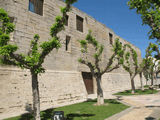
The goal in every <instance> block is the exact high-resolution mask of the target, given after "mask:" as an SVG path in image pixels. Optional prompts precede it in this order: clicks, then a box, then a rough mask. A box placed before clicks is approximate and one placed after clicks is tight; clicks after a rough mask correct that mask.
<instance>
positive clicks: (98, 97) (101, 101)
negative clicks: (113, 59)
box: [96, 76, 104, 105]
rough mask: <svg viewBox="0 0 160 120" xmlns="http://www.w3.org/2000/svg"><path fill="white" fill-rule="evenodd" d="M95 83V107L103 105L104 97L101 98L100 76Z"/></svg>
mask: <svg viewBox="0 0 160 120" xmlns="http://www.w3.org/2000/svg"><path fill="white" fill-rule="evenodd" d="M96 81H97V105H103V104H104V97H103V89H102V82H101V76H97V77H96Z"/></svg>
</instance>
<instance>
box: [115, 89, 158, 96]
mask: <svg viewBox="0 0 160 120" xmlns="http://www.w3.org/2000/svg"><path fill="white" fill-rule="evenodd" d="M155 93H158V90H155V89H154V90H151V89H145V90H144V91H142V90H140V89H137V90H135V94H131V90H125V91H123V92H119V93H115V94H114V95H146V94H155Z"/></svg>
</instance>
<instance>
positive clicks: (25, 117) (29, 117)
mask: <svg viewBox="0 0 160 120" xmlns="http://www.w3.org/2000/svg"><path fill="white" fill-rule="evenodd" d="M32 119H33V116H32V115H31V114H29V113H27V114H23V115H21V116H20V118H19V119H18V120H32Z"/></svg>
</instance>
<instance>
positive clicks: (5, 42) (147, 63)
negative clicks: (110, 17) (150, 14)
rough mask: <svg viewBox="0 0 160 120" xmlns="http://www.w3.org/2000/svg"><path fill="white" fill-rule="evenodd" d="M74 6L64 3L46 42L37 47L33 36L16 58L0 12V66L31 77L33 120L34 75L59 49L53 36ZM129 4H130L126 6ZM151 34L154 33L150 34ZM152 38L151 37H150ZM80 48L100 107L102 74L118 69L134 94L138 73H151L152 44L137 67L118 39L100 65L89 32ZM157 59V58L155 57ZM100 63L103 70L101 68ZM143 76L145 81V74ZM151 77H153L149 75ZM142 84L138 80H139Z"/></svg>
mask: <svg viewBox="0 0 160 120" xmlns="http://www.w3.org/2000/svg"><path fill="white" fill-rule="evenodd" d="M74 2H76V0H65V3H66V6H65V7H64V8H61V13H62V16H57V17H56V19H55V23H54V24H53V25H52V26H51V29H50V36H51V37H50V39H49V40H48V41H45V42H43V43H41V44H39V43H38V41H39V38H40V37H39V35H38V34H36V35H35V36H34V39H33V40H31V44H30V50H29V51H28V54H27V55H25V54H23V53H21V54H18V52H17V50H18V46H16V45H13V44H10V42H9V41H10V33H12V32H13V31H14V27H15V26H14V25H13V23H11V22H10V19H9V17H8V14H7V13H6V11H5V10H3V9H0V22H1V23H0V55H1V62H2V63H3V64H9V65H16V66H19V67H21V68H22V69H24V68H25V69H29V70H30V72H31V76H32V93H33V111H34V119H35V120H40V97H39V86H38V74H39V73H44V72H45V69H44V68H43V66H42V64H43V62H44V59H45V57H46V56H47V55H48V54H49V53H50V52H51V51H52V50H53V49H59V48H60V46H61V43H60V40H59V37H58V36H57V34H58V33H59V32H60V31H62V30H64V24H65V23H66V20H67V12H69V11H70V8H71V4H73V3H74ZM130 4H131V3H130ZM152 32H153V33H154V32H155V31H152ZM154 35H155V34H153V35H152V37H153V36H154ZM79 42H80V44H81V52H82V57H81V58H80V59H79V62H80V63H82V64H85V65H87V66H88V67H89V69H90V71H91V73H92V76H93V77H94V79H96V82H97V105H102V104H104V98H103V89H102V75H103V74H104V73H108V72H111V71H113V70H115V69H118V68H119V67H120V66H122V67H123V68H124V69H125V70H126V71H127V72H128V73H129V75H130V79H131V88H132V93H134V92H135V85H134V78H135V76H136V75H137V74H140V76H142V73H143V72H144V71H145V72H146V73H147V72H148V73H151V72H152V70H153V69H152V70H151V65H152V63H151V60H150V59H152V58H151V57H150V55H151V52H152V51H157V52H158V53H159V51H158V50H157V49H158V47H157V46H156V45H155V44H150V47H149V48H148V49H147V52H148V55H147V57H146V58H145V59H144V60H143V61H142V62H141V63H138V56H137V53H136V51H135V50H134V49H133V48H132V47H131V46H130V45H129V44H125V45H122V44H121V42H119V40H118V39H116V40H115V42H114V45H113V46H112V47H113V49H112V55H111V57H110V58H109V60H108V61H107V62H103V59H102V54H103V50H104V47H105V46H103V45H102V44H100V43H99V42H98V41H97V40H96V39H95V38H94V37H93V36H92V33H91V31H89V33H88V35H87V36H86V39H85V40H80V41H79ZM88 46H91V47H92V49H93V51H94V54H93V55H89V56H92V57H93V59H92V60H90V59H89V57H87V54H88V49H90V48H89V47H88ZM159 56H160V53H159V54H158V55H157V58H158V57H159ZM159 58H160V57H159ZM101 62H103V65H105V67H101ZM148 73H147V74H146V75H145V76H146V77H148V78H149V76H148V75H149V74H148ZM151 75H153V73H151ZM141 80H142V79H141ZM142 83H143V82H142V81H141V86H142V89H143V84H142Z"/></svg>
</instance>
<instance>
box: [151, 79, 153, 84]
mask: <svg viewBox="0 0 160 120" xmlns="http://www.w3.org/2000/svg"><path fill="white" fill-rule="evenodd" d="M151 86H153V77H152V78H151Z"/></svg>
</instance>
